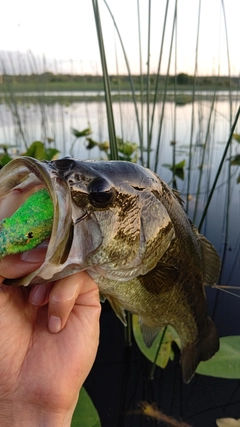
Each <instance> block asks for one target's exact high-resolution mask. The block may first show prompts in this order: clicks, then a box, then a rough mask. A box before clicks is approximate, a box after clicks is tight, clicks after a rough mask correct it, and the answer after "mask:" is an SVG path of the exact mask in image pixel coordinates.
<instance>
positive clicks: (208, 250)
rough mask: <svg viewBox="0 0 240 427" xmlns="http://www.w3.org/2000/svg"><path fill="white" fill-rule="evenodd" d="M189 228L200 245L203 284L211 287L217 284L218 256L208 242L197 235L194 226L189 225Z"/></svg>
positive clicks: (219, 267)
mask: <svg viewBox="0 0 240 427" xmlns="http://www.w3.org/2000/svg"><path fill="white" fill-rule="evenodd" d="M191 226H192V230H193V231H194V233H195V234H196V235H197V237H198V240H199V242H200V244H201V251H202V264H203V280H204V284H205V285H206V286H212V285H214V284H215V283H216V282H217V280H218V277H219V274H220V269H221V261H220V258H219V255H218V253H217V251H216V249H215V248H214V247H213V245H212V244H211V243H210V242H209V240H207V239H206V237H204V236H203V235H202V234H199V232H198V230H197V228H196V227H195V225H193V224H191Z"/></svg>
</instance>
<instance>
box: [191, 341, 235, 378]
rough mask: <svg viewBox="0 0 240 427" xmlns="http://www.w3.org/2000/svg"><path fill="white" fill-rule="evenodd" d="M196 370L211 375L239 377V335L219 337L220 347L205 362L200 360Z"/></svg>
mask: <svg viewBox="0 0 240 427" xmlns="http://www.w3.org/2000/svg"><path fill="white" fill-rule="evenodd" d="M196 372H197V373H198V374H201V375H209V376H211V377H218V378H229V379H240V336H229V337H222V338H220V349H219V351H218V352H217V353H216V354H215V355H214V356H213V357H212V359H210V360H207V361H206V362H201V363H200V364H199V365H198V367H197V370H196Z"/></svg>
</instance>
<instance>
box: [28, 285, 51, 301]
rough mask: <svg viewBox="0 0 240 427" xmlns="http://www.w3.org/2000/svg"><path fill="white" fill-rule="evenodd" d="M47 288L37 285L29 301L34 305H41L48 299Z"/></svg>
mask: <svg viewBox="0 0 240 427" xmlns="http://www.w3.org/2000/svg"><path fill="white" fill-rule="evenodd" d="M47 292H48V291H47V287H46V286H45V285H36V286H35V287H34V288H33V289H32V291H31V294H30V297H29V300H30V302H31V303H32V304H33V305H41V304H43V303H44V301H45V299H46V297H47Z"/></svg>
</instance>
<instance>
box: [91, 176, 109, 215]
mask: <svg viewBox="0 0 240 427" xmlns="http://www.w3.org/2000/svg"><path fill="white" fill-rule="evenodd" d="M88 189H89V201H90V203H91V204H92V205H93V206H95V207H97V208H106V207H107V206H109V205H110V204H111V203H112V201H113V199H114V196H115V190H114V188H112V187H111V185H110V183H109V182H108V181H106V180H105V179H103V178H96V179H94V181H92V182H91V184H90V185H89V187H88Z"/></svg>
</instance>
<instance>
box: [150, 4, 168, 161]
mask: <svg viewBox="0 0 240 427" xmlns="http://www.w3.org/2000/svg"><path fill="white" fill-rule="evenodd" d="M168 5H169V0H167V2H166V7H165V16H164V23H163V30H162V38H161V46H160V52H159V59H158V69H157V76H156V82H155V88H154V99H153V109H152V117H151V126H150V135H149V146H148V159H147V167H150V152H151V144H152V133H153V123H154V116H155V110H156V104H157V96H158V85H159V77H160V68H161V63H162V54H163V45H164V40H165V31H166V23H167V14H168Z"/></svg>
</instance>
